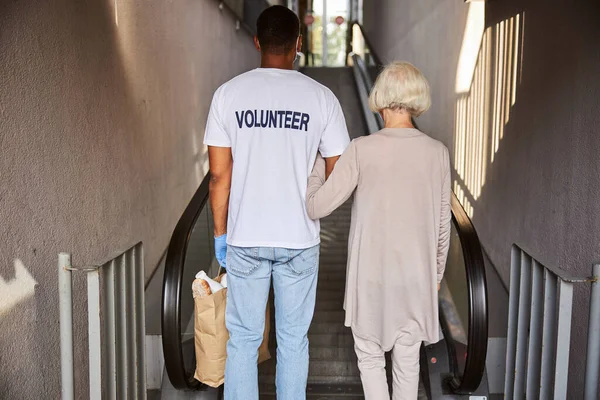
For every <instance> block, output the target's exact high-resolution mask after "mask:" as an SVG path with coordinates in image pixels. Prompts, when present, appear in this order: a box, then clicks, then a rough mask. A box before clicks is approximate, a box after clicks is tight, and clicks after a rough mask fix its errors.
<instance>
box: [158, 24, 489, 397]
mask: <svg viewBox="0 0 600 400" xmlns="http://www.w3.org/2000/svg"><path fill="white" fill-rule="evenodd" d="M351 31H352V32H353V35H354V36H355V37H352V38H351V39H350V40H351V43H353V45H356V43H359V44H360V47H361V49H360V51H359V52H357V53H353V54H352V55H351V57H349V59H351V60H352V64H353V65H352V67H350V66H349V67H344V68H338V69H323V68H314V69H306V70H305V71H304V73H306V74H307V75H309V76H311V77H312V78H313V79H316V80H318V81H320V82H321V83H323V84H325V85H326V86H328V87H330V88H331V90H332V91H333V92H334V94H336V96H337V97H338V99H339V100H340V103H341V105H342V108H343V109H344V114H345V116H346V119H347V123H348V126H349V130H350V135H351V136H352V137H357V136H360V135H364V134H365V133H367V132H372V131H374V130H378V129H380V127H381V123H382V121H381V120H380V119H379V118H378V116H376V115H374V114H372V113H370V112H369V111H368V109H367V108H366V107H365V93H368V91H369V90H370V85H372V82H373V80H374V78H375V76H376V73H377V71H378V69H379V65H380V63H379V61H378V59H377V57H376V56H375V55H374V54H373V52H372V51H370V48H369V46H368V43H367V41H366V39H365V38H364V36H363V37H362V44H361V40H360V39H361V37H359V36H360V35H362V30H361V28H360V26H358V25H354V28H353V29H351ZM357 94H358V95H357ZM350 207H351V203H350V201H349V202H347V203H346V204H345V205H343V206H342V207H340V208H339V209H338V210H337V211H335V212H334V213H333V214H332V215H331V216H329V217H328V218H326V219H324V220H323V221H322V224H321V259H320V272H319V281H318V286H317V287H318V289H317V302H316V309H315V317H314V319H313V324H312V325H311V328H310V330H309V341H310V367H309V382H308V387H307V395H308V396H307V397H308V398H314V399H335V398H345V399H362V398H364V397H363V395H362V387H361V384H360V376H359V372H358V368H357V364H356V356H355V354H354V348H353V339H352V334H351V332H350V329H349V328H346V327H344V324H343V321H344V317H343V309H342V303H343V298H344V285H345V272H346V257H347V248H346V246H347V238H348V232H349V226H350ZM212 232H213V229H212V215H211V213H210V207H209V204H208V177H207V178H205V179H204V180H203V181H202V183H201V185H200V186H199V188H198V190H197V191H196V193H195V195H194V196H193V198H192V200H191V201H190V203H189V205H188V206H187V208H186V209H185V211H184V213H183V215H182V217H181V218H180V220H179V222H178V223H177V226H176V228H175V230H174V233H173V235H172V237H171V241H170V244H169V248H168V250H167V257H166V264H165V274H164V281H163V298H162V337H163V352H164V358H165V370H166V375H167V376H168V382H166V383H167V384H169V385H172V388H173V389H175V390H178V391H180V392H179V394H178V396H177V398H217V397H218V392H214V391H212V390H207V387H206V386H204V385H203V384H201V383H200V382H198V381H196V380H195V379H194V378H193V374H194V368H195V357H194V343H193V331H194V329H193V319H192V316H193V307H194V305H193V299H192V296H191V284H192V281H193V279H194V275H195V273H196V272H198V271H199V270H205V271H207V273H208V274H209V275H216V273H217V269H218V265H217V263H216V260H215V259H214V254H213V235H212ZM271 315H272V316H273V315H275V313H273V312H272V313H271ZM440 322H441V324H440V325H441V329H442V334H443V338H444V339H443V340H441V341H440V342H438V343H435V344H424V345H423V347H422V349H421V384H420V390H419V398H420V399H446V398H447V399H451V398H452V399H454V398H456V399H459V398H473V399H476V398H485V397H477V396H487V378H486V375H485V359H486V353H487V341H488V336H487V292H486V281H485V271H484V261H483V253H482V250H481V245H480V243H479V240H478V238H477V234H476V232H475V229H474V227H473V225H472V223H471V221H470V219H469V217H468V215H467V214H466V212H465V211H464V209H463V208H462V206H461V204H460V203H459V201H458V199H457V198H456V196H453V198H452V235H451V242H450V252H449V256H448V261H447V265H446V274H445V277H444V280H443V282H442V289H441V291H440ZM271 326H272V327H274V321H272V325H271ZM270 346H271V350H272V354H273V355H275V354H276V353H275V346H276V343H275V329H274V328H272V329H271V340H270ZM388 364H389V362H388ZM274 372H275V360H274V359H272V360H270V361H268V362H265V363H263V364H261V366H260V367H259V385H260V390H261V399H275V385H274ZM388 373H390V371H388ZM165 379H166V378H165ZM390 381H391V380H390ZM199 391H204V393H205V394H209V393H210V396H213V397H210V396H204V397H198V392H199ZM172 392H173V391H171V393H172ZM163 398H173V397H170V396H168V395H167V394H166V391H165V390H163Z"/></svg>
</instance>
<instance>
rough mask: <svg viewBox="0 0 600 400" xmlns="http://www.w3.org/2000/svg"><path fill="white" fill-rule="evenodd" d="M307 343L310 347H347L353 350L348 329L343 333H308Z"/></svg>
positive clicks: (351, 338)
mask: <svg viewBox="0 0 600 400" xmlns="http://www.w3.org/2000/svg"><path fill="white" fill-rule="evenodd" d="M308 341H309V342H310V346H311V347H313V346H314V347H325V346H333V347H349V348H351V349H354V338H353V337H352V333H351V331H350V329H349V328H346V331H344V332H343V333H310V332H309V334H308Z"/></svg>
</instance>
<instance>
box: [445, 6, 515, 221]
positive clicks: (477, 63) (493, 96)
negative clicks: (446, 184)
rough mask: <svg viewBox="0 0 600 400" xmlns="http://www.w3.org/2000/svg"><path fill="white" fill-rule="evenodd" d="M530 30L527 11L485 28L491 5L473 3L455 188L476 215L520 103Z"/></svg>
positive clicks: (460, 79)
mask: <svg viewBox="0 0 600 400" xmlns="http://www.w3.org/2000/svg"><path fill="white" fill-rule="evenodd" d="M524 31H525V13H524V12H523V13H519V14H516V15H514V16H512V17H510V18H507V19H505V20H503V21H501V22H498V23H496V24H495V25H493V26H489V27H487V28H485V3H483V2H472V3H470V4H469V14H468V20H467V25H466V27H465V33H464V37H463V45H462V48H461V53H460V58H459V64H458V68H457V74H456V93H457V100H456V106H455V124H454V168H455V172H456V176H457V179H456V180H455V181H454V185H453V186H454V187H453V188H454V192H455V193H456V195H457V196H458V198H459V200H460V201H461V203H462V204H463V206H464V208H465V210H466V211H467V213H468V214H469V216H470V217H471V218H472V217H473V211H474V209H473V204H474V202H475V201H477V199H478V198H479V197H480V196H481V192H482V188H483V186H484V185H485V180H486V173H487V169H488V167H489V166H490V165H491V164H492V163H493V162H494V158H495V155H496V152H497V151H498V149H499V147H500V142H501V141H502V139H503V137H504V127H505V126H506V125H507V124H508V122H509V121H510V115H511V109H512V107H513V106H514V105H515V103H516V102H517V92H518V85H519V82H520V76H521V71H522V64H523V37H524Z"/></svg>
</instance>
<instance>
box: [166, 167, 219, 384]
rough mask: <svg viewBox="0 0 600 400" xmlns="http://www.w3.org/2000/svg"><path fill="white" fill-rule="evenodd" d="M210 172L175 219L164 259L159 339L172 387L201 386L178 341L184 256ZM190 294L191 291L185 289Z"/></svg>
mask: <svg viewBox="0 0 600 400" xmlns="http://www.w3.org/2000/svg"><path fill="white" fill-rule="evenodd" d="M209 180H210V175H208V174H207V175H206V177H205V178H204V180H202V182H201V183H200V186H199V187H198V189H197V190H196V193H195V194H194V196H193V197H192V199H191V200H190V202H189V204H188V205H187V207H186V208H185V210H184V212H183V214H182V215H181V218H180V219H179V221H178V222H177V225H176V226H175V229H174V231H173V234H172V235H171V241H170V242H169V247H168V249H167V256H166V259H165V274H164V278H163V291H162V313H161V325H162V343H163V354H164V359H165V369H166V371H167V375H168V377H169V380H170V381H171V384H172V385H173V387H174V388H175V389H179V390H186V389H188V390H189V389H199V388H201V387H202V386H203V384H201V383H200V382H198V381H197V380H195V379H194V377H193V371H191V373H189V372H188V371H186V370H185V363H184V356H183V347H182V342H181V301H182V297H181V296H182V291H183V272H184V268H185V256H186V252H187V247H188V243H189V241H190V236H191V234H192V231H193V229H194V225H195V224H196V221H197V219H198V216H199V215H200V214H201V213H202V211H203V210H204V207H205V206H206V205H207V203H208V185H209ZM188 295H190V296H191V293H188Z"/></svg>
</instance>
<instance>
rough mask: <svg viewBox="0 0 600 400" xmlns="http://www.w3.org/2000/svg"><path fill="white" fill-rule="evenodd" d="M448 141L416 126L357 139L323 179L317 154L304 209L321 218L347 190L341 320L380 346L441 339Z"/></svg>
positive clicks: (447, 231)
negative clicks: (439, 286)
mask: <svg viewBox="0 0 600 400" xmlns="http://www.w3.org/2000/svg"><path fill="white" fill-rule="evenodd" d="M450 190H451V189H450V161H449V157H448V149H447V148H446V147H445V146H444V145H443V144H442V143H440V142H438V141H436V140H434V139H432V138H430V137H429V136H427V135H425V134H423V133H421V132H420V131H418V130H416V129H383V130H381V131H379V132H377V133H374V134H372V135H370V136H366V137H362V138H358V139H355V140H354V141H353V142H352V143H351V144H350V146H348V149H347V150H346V151H345V152H344V154H343V155H342V157H341V158H340V160H339V161H338V163H337V164H336V166H335V169H334V170H333V173H332V174H331V176H330V177H329V179H328V180H327V181H326V182H325V162H324V160H323V159H322V158H320V157H319V158H318V160H317V162H316V164H315V168H314V170H313V173H312V175H311V176H310V178H309V182H308V191H307V210H308V215H309V216H310V217H311V218H313V219H318V218H323V217H325V216H327V215H329V214H331V212H333V210H335V209H336V208H337V207H339V206H340V205H341V204H343V203H344V202H345V201H346V200H347V199H348V198H349V197H350V196H351V195H352V193H354V192H356V194H355V196H354V203H353V205H352V223H351V226H350V237H349V240H348V267H347V275H346V296H345V300H344V309H345V310H346V321H345V324H346V326H349V327H352V330H353V331H354V333H355V334H356V335H357V336H359V337H361V338H363V339H367V340H371V341H374V342H376V343H378V344H379V345H381V346H382V348H383V349H384V350H385V351H389V350H391V349H392V347H393V346H394V344H395V343H396V342H398V343H400V344H403V345H411V344H414V343H417V342H421V341H427V342H430V343H435V342H437V341H439V321H438V296H437V283H439V282H440V281H441V280H442V276H443V274H444V268H445V265H446V256H447V254H448V245H449V242H450V218H451V211H450Z"/></svg>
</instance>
